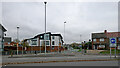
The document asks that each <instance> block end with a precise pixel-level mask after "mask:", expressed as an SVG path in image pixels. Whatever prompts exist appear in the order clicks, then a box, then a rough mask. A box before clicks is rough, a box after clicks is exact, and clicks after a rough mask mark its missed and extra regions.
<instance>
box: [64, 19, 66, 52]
mask: <svg viewBox="0 0 120 68" xmlns="http://www.w3.org/2000/svg"><path fill="white" fill-rule="evenodd" d="M65 24H66V21H65V22H64V42H65ZM64 47H65V44H64ZM64 51H65V50H64Z"/></svg>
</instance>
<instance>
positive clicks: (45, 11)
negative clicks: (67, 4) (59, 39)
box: [44, 2, 47, 54]
mask: <svg viewBox="0 0 120 68" xmlns="http://www.w3.org/2000/svg"><path fill="white" fill-rule="evenodd" d="M44 4H45V36H44V41H45V54H46V4H47V2H44Z"/></svg>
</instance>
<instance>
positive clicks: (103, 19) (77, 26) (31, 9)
mask: <svg viewBox="0 0 120 68" xmlns="http://www.w3.org/2000/svg"><path fill="white" fill-rule="evenodd" d="M117 8H118V5H117V2H49V3H48V4H47V31H51V32H52V33H61V34H62V35H64V21H66V22H67V23H66V25H65V32H66V33H65V41H66V43H71V42H75V41H76V42H79V41H80V34H81V35H82V37H81V40H82V41H84V40H86V41H88V40H89V39H90V38H91V36H90V34H91V33H92V32H103V31H104V30H105V29H107V30H108V31H117V29H118V22H117V21H118V18H117V17H118V16H117V15H118V10H117ZM2 11H3V12H2V20H3V24H4V25H5V27H7V29H8V31H7V35H8V36H12V37H13V39H14V38H16V27H17V26H20V39H21V40H22V39H25V38H30V37H33V36H35V35H36V34H39V33H43V32H44V4H43V3H42V2H6V3H5V2H3V3H2Z"/></svg>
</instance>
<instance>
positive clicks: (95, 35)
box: [92, 32, 120, 38]
mask: <svg viewBox="0 0 120 68" xmlns="http://www.w3.org/2000/svg"><path fill="white" fill-rule="evenodd" d="M111 37H120V32H106V33H92V38H111Z"/></svg>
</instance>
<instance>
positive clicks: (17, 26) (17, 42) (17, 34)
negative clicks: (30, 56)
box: [16, 26, 20, 55]
mask: <svg viewBox="0 0 120 68" xmlns="http://www.w3.org/2000/svg"><path fill="white" fill-rule="evenodd" d="M19 28H20V27H19V26H17V40H16V41H17V55H18V45H19Z"/></svg>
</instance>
